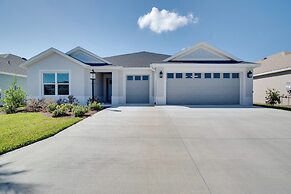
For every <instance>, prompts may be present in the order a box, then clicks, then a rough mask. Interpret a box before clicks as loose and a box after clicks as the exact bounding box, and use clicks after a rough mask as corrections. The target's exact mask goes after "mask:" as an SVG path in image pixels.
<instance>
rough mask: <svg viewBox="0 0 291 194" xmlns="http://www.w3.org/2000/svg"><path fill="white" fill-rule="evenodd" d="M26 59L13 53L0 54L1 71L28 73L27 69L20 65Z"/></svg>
mask: <svg viewBox="0 0 291 194" xmlns="http://www.w3.org/2000/svg"><path fill="white" fill-rule="evenodd" d="M23 62H25V60H24V59H23V58H21V57H19V56H16V55H13V54H0V72H5V73H13V74H20V75H26V70H25V69H24V68H22V67H19V65H20V64H21V63H23Z"/></svg>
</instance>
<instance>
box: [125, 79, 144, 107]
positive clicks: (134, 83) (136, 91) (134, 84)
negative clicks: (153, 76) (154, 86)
mask: <svg viewBox="0 0 291 194" xmlns="http://www.w3.org/2000/svg"><path fill="white" fill-rule="evenodd" d="M149 87H150V84H149V76H148V75H128V76H127V78H126V103H137V104H147V103H149Z"/></svg>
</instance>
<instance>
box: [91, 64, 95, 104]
mask: <svg viewBox="0 0 291 194" xmlns="http://www.w3.org/2000/svg"><path fill="white" fill-rule="evenodd" d="M90 79H91V80H92V101H94V100H95V96H94V80H95V79H96V74H95V71H94V70H93V69H92V71H91V72H90Z"/></svg>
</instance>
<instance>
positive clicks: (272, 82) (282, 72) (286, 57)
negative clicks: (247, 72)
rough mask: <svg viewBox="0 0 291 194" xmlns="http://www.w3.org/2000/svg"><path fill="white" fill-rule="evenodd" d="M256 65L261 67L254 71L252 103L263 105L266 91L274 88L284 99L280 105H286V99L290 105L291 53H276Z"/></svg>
mask: <svg viewBox="0 0 291 194" xmlns="http://www.w3.org/2000/svg"><path fill="white" fill-rule="evenodd" d="M258 63H260V64H262V66H261V67H259V68H256V69H255V71H254V102H256V103H265V96H266V90H267V89H269V88H270V89H273V88H274V89H276V90H278V91H279V92H280V95H282V96H284V97H285V98H282V104H285V105H286V104H288V99H289V104H291V52H280V53H276V54H274V55H271V56H268V57H265V58H264V59H262V60H260V61H258ZM288 91H290V92H289V93H288ZM288 97H289V98H288Z"/></svg>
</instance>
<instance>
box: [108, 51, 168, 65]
mask: <svg viewBox="0 0 291 194" xmlns="http://www.w3.org/2000/svg"><path fill="white" fill-rule="evenodd" d="M168 57H170V55H165V54H158V53H151V52H146V51H142V52H137V53H129V54H124V55H116V56H111V57H105V58H104V59H105V60H107V61H110V62H111V63H112V64H113V65H118V66H123V67H150V64H152V63H159V62H162V61H163V60H164V59H166V58H168Z"/></svg>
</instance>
